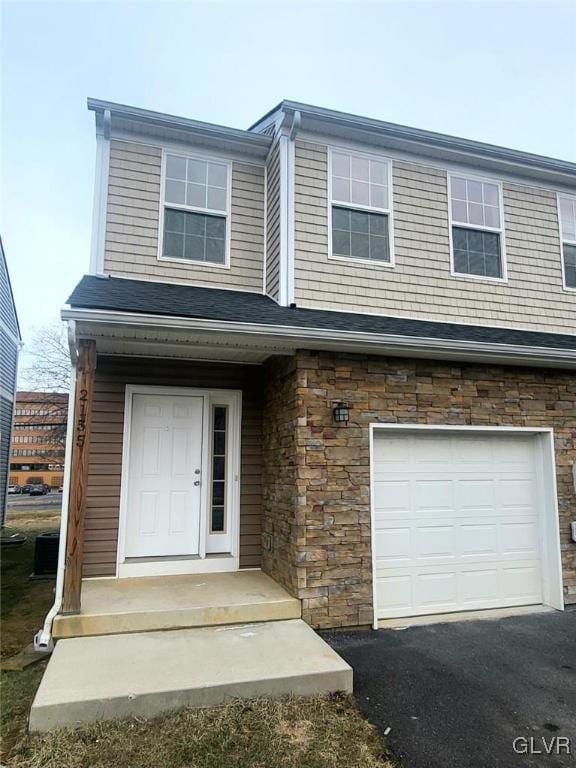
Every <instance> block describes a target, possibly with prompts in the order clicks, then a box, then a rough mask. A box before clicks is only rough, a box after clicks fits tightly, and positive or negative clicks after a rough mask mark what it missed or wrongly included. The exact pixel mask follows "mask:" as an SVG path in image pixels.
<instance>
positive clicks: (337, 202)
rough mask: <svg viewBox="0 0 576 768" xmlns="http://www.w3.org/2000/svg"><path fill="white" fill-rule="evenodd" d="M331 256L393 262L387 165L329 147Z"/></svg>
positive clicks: (386, 163)
mask: <svg viewBox="0 0 576 768" xmlns="http://www.w3.org/2000/svg"><path fill="white" fill-rule="evenodd" d="M330 160H331V175H330V183H331V205H332V212H331V216H332V231H331V234H332V256H335V257H338V258H346V259H357V260H361V261H370V262H381V263H384V264H391V263H392V252H391V251H392V249H391V247H390V242H391V235H390V230H391V222H390V216H391V184H390V164H389V162H388V161H387V160H383V159H382V158H375V157H371V156H368V155H362V154H357V153H353V152H342V151H340V150H332V152H331V155H330Z"/></svg>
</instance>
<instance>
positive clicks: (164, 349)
mask: <svg viewBox="0 0 576 768" xmlns="http://www.w3.org/2000/svg"><path fill="white" fill-rule="evenodd" d="M76 338H77V339H81V338H90V339H94V340H95V341H96V349H97V351H98V353H99V354H101V355H132V356H141V357H160V358H178V359H194V360H199V359H200V360H218V361H222V362H231V363H255V364H258V363H262V362H264V361H265V360H266V359H268V358H269V357H271V356H272V355H290V354H292V352H293V349H291V348H290V347H288V346H287V345H286V344H282V343H278V344H272V343H271V344H262V340H261V339H260V340H258V341H256V340H254V341H250V340H249V339H245V338H244V339H242V340H241V341H239V340H237V339H235V338H234V336H232V335H230V334H224V333H214V332H209V333H206V332H202V331H194V330H187V329H181V328H179V329H177V328H154V327H150V326H126V325H115V324H107V323H106V324H104V323H90V322H79V323H77V324H76Z"/></svg>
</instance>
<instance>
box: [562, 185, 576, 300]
mask: <svg viewBox="0 0 576 768" xmlns="http://www.w3.org/2000/svg"><path fill="white" fill-rule="evenodd" d="M558 211H559V215H560V234H561V239H562V259H563V262H564V287H565V288H576V197H570V196H569V195H558Z"/></svg>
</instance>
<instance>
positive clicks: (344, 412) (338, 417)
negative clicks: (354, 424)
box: [332, 403, 350, 424]
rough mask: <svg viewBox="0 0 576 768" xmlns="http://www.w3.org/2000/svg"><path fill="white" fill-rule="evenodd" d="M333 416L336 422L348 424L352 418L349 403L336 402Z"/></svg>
mask: <svg viewBox="0 0 576 768" xmlns="http://www.w3.org/2000/svg"><path fill="white" fill-rule="evenodd" d="M332 416H333V418H334V422H335V423H336V424H347V423H348V419H349V418H350V408H349V407H348V403H336V405H335V406H334V408H333V409H332Z"/></svg>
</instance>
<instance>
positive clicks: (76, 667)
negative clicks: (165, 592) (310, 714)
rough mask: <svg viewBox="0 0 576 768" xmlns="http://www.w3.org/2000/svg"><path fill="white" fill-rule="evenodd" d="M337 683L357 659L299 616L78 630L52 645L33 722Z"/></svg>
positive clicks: (342, 685) (341, 684)
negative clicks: (89, 632) (101, 632)
mask: <svg viewBox="0 0 576 768" xmlns="http://www.w3.org/2000/svg"><path fill="white" fill-rule="evenodd" d="M334 691H347V692H350V691H352V669H351V667H350V666H349V665H348V664H347V663H346V662H345V661H344V660H343V659H341V658H340V656H338V654H337V653H336V652H335V651H333V650H332V649H331V648H330V646H329V645H327V644H326V643H325V642H324V640H322V638H320V637H319V636H318V635H317V634H316V633H315V632H314V630H312V629H311V628H310V627H309V626H308V625H307V624H306V623H305V622H303V621H302V620H300V619H297V620H289V621H274V622H266V623H263V624H246V625H235V626H221V627H203V628H200V629H180V630H174V631H171V632H144V633H138V634H129V635H128V634H127V635H109V636H106V637H79V638H73V639H70V640H61V641H59V642H58V644H57V645H56V648H55V650H54V653H53V655H52V658H51V659H50V662H49V664H48V667H47V669H46V673H45V674H44V677H43V679H42V682H41V683H40V687H39V689H38V692H37V694H36V698H35V699H34V704H33V705H32V711H31V713H30V730H31V731H48V730H51V729H54V728H60V727H64V726H70V725H76V724H78V723H85V722H91V721H95V720H108V719H111V718H117V717H126V716H130V715H132V716H133V715H140V716H144V717H153V716H154V715H157V714H159V713H161V712H165V711H168V710H171V709H176V708H178V707H182V706H187V705H190V706H195V707H209V706H217V705H219V704H223V703H224V702H225V701H227V700H229V699H230V698H233V697H243V698H250V697H255V696H275V697H277V696H283V695H286V694H295V695H303V696H308V695H313V694H317V693H330V692H334Z"/></svg>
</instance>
